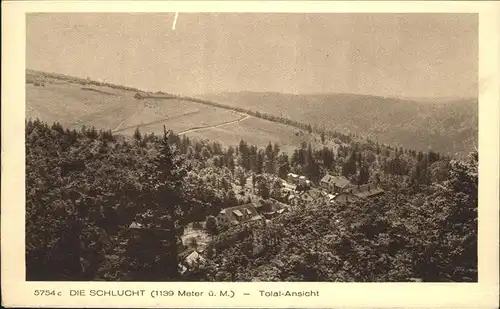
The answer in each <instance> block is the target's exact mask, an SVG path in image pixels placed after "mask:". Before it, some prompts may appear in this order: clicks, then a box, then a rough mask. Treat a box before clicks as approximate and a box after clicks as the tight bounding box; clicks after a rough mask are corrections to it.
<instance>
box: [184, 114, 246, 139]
mask: <svg viewBox="0 0 500 309" xmlns="http://www.w3.org/2000/svg"><path fill="white" fill-rule="evenodd" d="M250 117H251V116H250V115H245V116H243V117H241V118H240V119H236V120H231V121H226V122H223V123H219V124H216V125H212V126H204V127H194V128H191V129H189V130H185V131H182V132H179V133H178V135H182V134H186V133H191V132H196V131H201V130H206V129H213V128H219V127H222V126H227V125H230V124H233V123H237V122H240V121H243V120H245V119H248V118H250Z"/></svg>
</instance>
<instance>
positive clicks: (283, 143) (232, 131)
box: [186, 117, 318, 153]
mask: <svg viewBox="0 0 500 309" xmlns="http://www.w3.org/2000/svg"><path fill="white" fill-rule="evenodd" d="M299 132H300V131H299V130H298V129H295V128H293V127H290V126H287V125H284V124H280V123H275V122H272V121H267V120H264V119H260V118H255V117H248V118H246V119H244V120H242V121H239V122H235V123H231V124H228V125H224V126H220V127H217V128H207V129H203V130H199V131H196V132H190V133H186V134H187V135H188V136H189V137H193V138H206V139H210V140H217V141H219V142H220V143H221V144H222V145H224V146H229V145H238V144H239V142H240V141H241V140H242V139H243V140H244V141H246V142H247V143H250V144H253V145H256V146H260V147H265V146H267V144H268V143H269V142H271V143H278V144H279V145H280V148H281V150H282V151H285V152H287V153H291V152H293V150H294V149H295V148H297V146H299V145H300V144H301V143H302V142H303V141H304V142H313V143H314V142H315V141H316V140H317V139H318V137H317V136H316V135H314V134H307V133H304V134H303V135H301V134H300V133H299Z"/></svg>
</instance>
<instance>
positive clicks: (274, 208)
mask: <svg viewBox="0 0 500 309" xmlns="http://www.w3.org/2000/svg"><path fill="white" fill-rule="evenodd" d="M288 210H289V206H288V205H286V204H283V203H280V202H278V201H275V200H270V201H266V202H264V203H262V207H261V208H260V209H258V211H259V213H260V214H261V215H262V216H264V217H265V218H267V219H270V218H273V217H275V216H277V215H279V214H282V213H284V212H285V211H288Z"/></svg>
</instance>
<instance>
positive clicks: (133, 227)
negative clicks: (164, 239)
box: [128, 221, 143, 229]
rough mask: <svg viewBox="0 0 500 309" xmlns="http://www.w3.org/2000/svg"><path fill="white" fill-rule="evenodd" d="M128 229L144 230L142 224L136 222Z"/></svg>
mask: <svg viewBox="0 0 500 309" xmlns="http://www.w3.org/2000/svg"><path fill="white" fill-rule="evenodd" d="M128 228H129V229H142V228H143V226H142V224H140V223H137V222H135V221H134V222H132V223H131V224H130V226H129V227H128Z"/></svg>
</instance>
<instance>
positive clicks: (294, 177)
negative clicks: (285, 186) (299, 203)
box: [286, 173, 299, 184]
mask: <svg viewBox="0 0 500 309" xmlns="http://www.w3.org/2000/svg"><path fill="white" fill-rule="evenodd" d="M286 178H287V181H288V182H289V183H293V184H298V182H299V175H297V174H294V173H288V175H287V177H286Z"/></svg>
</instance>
